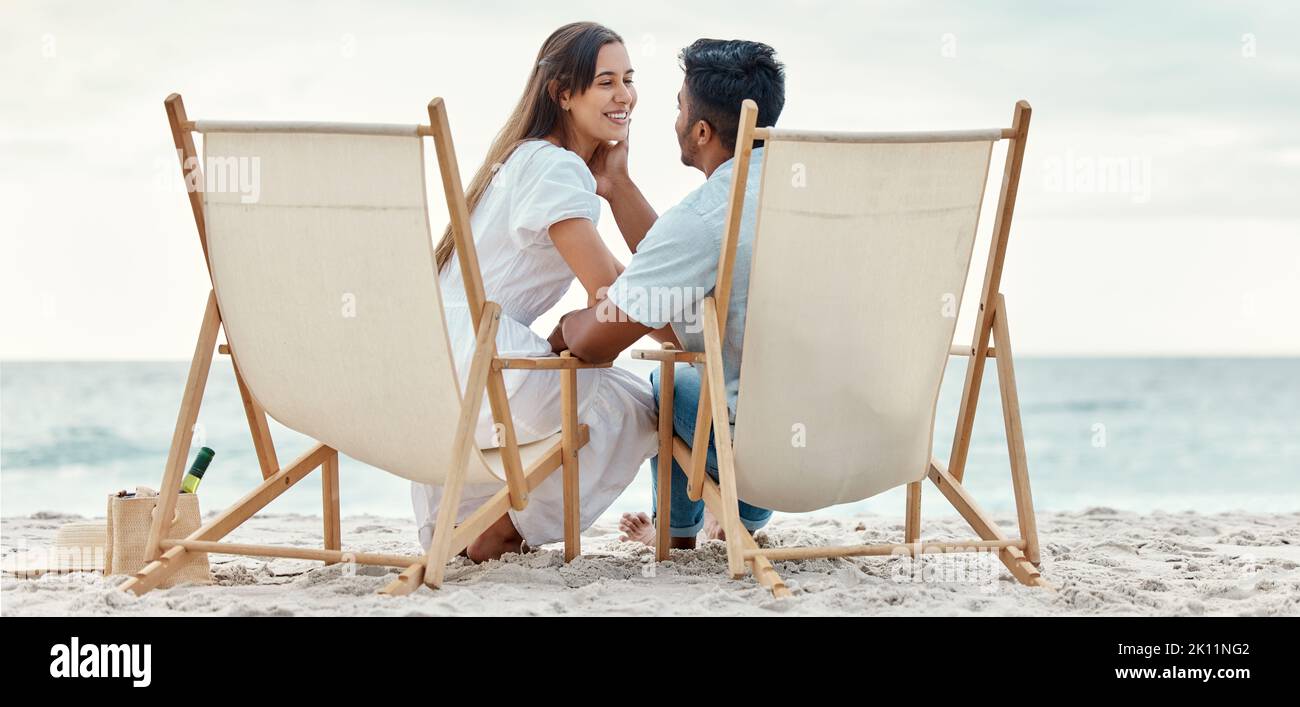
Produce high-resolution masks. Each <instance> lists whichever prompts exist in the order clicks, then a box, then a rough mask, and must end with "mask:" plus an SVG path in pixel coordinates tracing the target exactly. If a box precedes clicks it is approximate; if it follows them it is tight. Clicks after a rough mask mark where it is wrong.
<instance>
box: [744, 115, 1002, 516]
mask: <svg viewBox="0 0 1300 707" xmlns="http://www.w3.org/2000/svg"><path fill="white" fill-rule="evenodd" d="M766 132H767V141H766V143H765V149H764V153H765V155H764V158H763V166H762V172H763V183H762V190H761V195H760V197H759V203H758V221H757V231H756V234H755V240H754V244H753V260H752V263H751V270H750V289H749V302H748V310H747V315H746V325H745V341H744V358H743V362H742V366H741V376H740V393H739V399H738V400H737V404H736V428H735V452H736V469H737V474H736V485H737V492H738V494H739V497H740V498H743V499H745V500H746V501H747V502H749V503H753V504H755V505H759V506H763V507H766V508H771V509H774V510H778V511H790V512H795V511H810V510H816V509H819V508H825V507H827V506H831V505H834V504H839V503H847V502H851V501H857V500H860V499H864V498H867V497H870V496H873V495H875V494H877V493H880V492H882V491H885V490H887V489H891V488H894V487H895V486H899V485H903V484H907V483H911V482H915V481H919V480H921V479H923V478H925V476H926V473H927V469H928V466H929V463H930V453H931V440H932V437H933V434H932V433H933V428H934V418H935V407H936V404H937V401H938V395H939V386H940V383H941V381H942V379H943V373H944V367H945V364H946V361H947V359H948V355H949V348H950V345H951V343H952V340H953V333H954V329H955V326H956V322H957V310H958V307H959V306H960V303H961V297H962V292H963V290H964V289H965V286H966V277H967V273H968V271H969V269H970V262H971V254H972V250H973V247H974V242H975V231H976V225H977V223H978V221H979V213H980V204H981V201H982V200H983V196H984V187H985V181H986V178H987V175H988V170H989V159H990V156H991V151H992V144H993V142H994V141H996V140H997V139H998V138H999V136H1000V131H998V130H991V131H970V132H958V133H943V134H931V135H929V136H926V135H915V136H906V135H902V136H899V135H895V136H891V137H890V138H884V139H887V140H890V141H886V142H879V141H876V140H874V139H872V136H871V135H869V134H856V135H854V134H834V133H788V132H786V133H783V131H781V130H776V129H772V130H768V131H766ZM796 273H797V274H798V275H797V276H796V275H795V274H796Z"/></svg>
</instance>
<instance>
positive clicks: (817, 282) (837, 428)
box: [634, 101, 1050, 596]
mask: <svg viewBox="0 0 1300 707" xmlns="http://www.w3.org/2000/svg"><path fill="white" fill-rule="evenodd" d="M757 112H758V109H757V106H756V105H755V104H754V103H753V102H752V101H745V102H744V105H743V109H742V111H741V120H740V128H739V131H738V137H737V140H736V155H735V161H736V164H735V169H734V174H735V177H734V178H733V182H732V185H731V201H730V204H729V208H730V210H729V212H728V217H727V222H726V231H725V233H724V238H723V242H722V253H721V263H720V266H719V268H718V279H717V284H716V287H715V289H714V290H713V294H712V296H710V297H709V298H707V299H706V300H705V303H704V306H703V308H702V315H703V327H704V332H703V333H704V340H705V347H704V348H705V350H704V352H703V353H702V354H701V353H699V352H678V351H672V350H663V351H638V352H636V353H635V354H634V356H635V357H637V358H643V359H651V360H658V361H660V366H661V374H660V375H661V377H660V380H661V381H662V382H661V384H660V385H661V390H662V392H661V394H660V401H661V402H660V406H661V407H660V409H661V410H671V409H672V404H673V402H672V390H673V366H674V365H675V364H676V363H680V362H688V363H692V364H694V365H696V366H699V367H701V378H702V379H703V380H704V381H705V385H704V386H702V388H701V394H700V406H699V411H698V415H697V424H696V428H695V438H694V439H693V440H691V441H690V443H689V444H688V442H687V441H686V440H682V439H680V438H677V437H674V436H673V432H672V429H673V428H672V415H663V414H661V415H660V418H659V419H660V427H659V429H660V448H659V455H660V456H659V458H660V459H665V458H668V456H669V455H671V456H672V457H673V458H675V459H676V460H677V462H678V464H680V465H681V467H682V469H683V470H684V471H685V472H686V473H687V476H688V478H689V487H688V492H689V496H690V497H691V498H692V499H699V498H701V497H703V499H704V501H705V504H706V506H707V507H708V508H709V509H710V510H711V511H712V513H713V515H714V517H716V518H717V519H718V521H719V523H721V524H722V527H723V529H724V531H725V533H726V544H727V564H728V569H729V571H730V573H731V575H732V576H733V577H735V578H739V577H740V576H742V575H743V574H744V571H745V566H746V563H748V566H749V567H750V568H751V569H752V571H753V573H754V575H755V577H756V578H757V579H758V580H759V581H760V582H761V583H762V584H763V585H764V586H767V587H768V588H770V589H771V590H772V592H773V593H774V594H776V595H778V596H784V595H787V594H788V589H787V588H786V587H785V584H784V583H783V582H782V580H781V578H780V577H779V576H778V574H777V572H776V571H775V570H774V568H773V566H772V563H771V561H772V560H791V559H800V558H813V557H850V556H868V555H892V554H905V555H911V556H915V555H916V554H920V553H932V552H953V551H975V552H996V553H997V556H998V558H999V559H1000V560H1001V561H1002V563H1003V564H1005V565H1006V567H1007V569H1009V570H1010V571H1011V573H1012V575H1014V576H1015V578H1016V579H1017V580H1019V581H1020V582H1022V583H1024V584H1027V585H1037V586H1049V587H1050V585H1049V584H1048V583H1047V582H1046V581H1045V580H1044V579H1043V578H1042V576H1041V574H1040V572H1039V571H1038V565H1039V547H1038V532H1037V529H1036V526H1035V519H1034V510H1033V502H1032V500H1031V499H1030V492H1029V473H1028V468H1027V463H1026V458H1025V444H1024V436H1023V434H1022V432H1021V427H1020V408H1019V402H1018V399H1017V395H1016V383H1015V370H1014V366H1013V365H1012V358H1011V341H1010V338H1009V335H1008V330H1009V326H1008V323H1007V309H1006V302H1005V300H1004V299H1003V297H1002V294H1001V293H1000V292H999V282H1000V280H1001V276H1002V263H1003V259H1004V258H1005V256H1006V249H1007V235H1008V231H1009V227H1010V224H1011V215H1012V210H1013V208H1014V206H1015V200H1016V190H1017V186H1018V184H1019V181H1020V166H1021V161H1022V160H1023V157H1024V151H1025V138H1026V136H1027V134H1028V130H1029V116H1030V108H1029V104H1028V103H1025V102H1024V101H1021V102H1019V103H1017V104H1016V108H1015V113H1014V116H1013V119H1012V125H1011V127H1010V128H1009V129H991V130H967V131H955V132H928V133H832V132H803V131H791V130H781V129H775V128H757V127H755V120H756V116H757ZM1002 139H1005V140H1008V141H1009V147H1008V150H1007V158H1006V167H1005V169H1004V171H1003V177H1002V191H1001V195H1000V198H999V203H998V212H997V215H996V218H995V222H994V225H993V236H992V238H993V242H992V246H991V248H990V251H989V256H988V265H987V268H986V270H985V273H984V287H983V290H982V292H981V294H980V301H979V311H978V313H977V314H976V317H975V333H974V335H973V336H972V339H971V342H970V344H962V345H959V346H954V345H952V344H953V334H954V331H955V329H956V323H957V308H958V307H959V306H960V300H961V296H962V291H963V289H964V288H965V285H966V278H967V275H968V271H969V269H970V261H971V255H972V252H973V250H974V243H975V232H976V227H977V224H978V221H979V211H980V204H981V202H982V200H983V197H984V189H985V183H986V181H987V177H988V170H989V162H990V159H991V155H992V147H993V143H994V142H996V141H998V140H1002ZM755 140H763V141H765V150H764V152H765V155H764V157H763V165H762V175H763V177H762V179H763V182H762V185H761V186H762V190H761V193H760V196H759V200H758V212H757V213H758V220H757V226H756V229H757V232H756V233H755V236H754V242H753V251H752V258H753V259H752V262H751V268H750V287H749V301H748V305H747V309H746V312H747V313H746V322H745V340H744V357H743V360H742V364H741V372H740V389H739V391H740V392H739V397H738V400H737V403H736V415H735V440H734V442H733V441H732V429H731V427H730V426H729V424H728V408H727V398H726V395H725V390H726V388H725V383H724V377H723V369H722V335H721V332H723V331H725V327H726V318H727V305H728V299H729V297H730V296H731V278H732V273H733V271H734V267H735V262H734V261H735V257H736V247H737V242H738V238H739V230H740V214H741V209H742V207H743V204H744V198H745V182H746V177H747V176H748V172H749V163H750V156H751V151H752V149H753V146H754V141H755ZM990 337H991V338H992V339H994V340H995V341H996V344H997V346H996V349H995V348H994V347H993V346H992V345H991V344H990ZM949 356H966V357H968V359H969V360H968V364H967V368H966V383H965V387H964V388H963V391H962V397H961V406H960V411H959V413H958V418H957V428H956V436H955V439H954V440H953V445H952V456H951V458H950V459H949V460H948V463H947V465H945V464H943V463H942V462H940V461H939V460H937V459H934V458H933V457H932V456H931V450H932V438H933V431H934V420H935V409H936V406H937V404H938V397H939V386H940V383H941V381H942V379H943V374H944V369H945V367H946V364H947V359H948V357H949ZM988 358H994V359H995V360H996V362H997V363H996V366H997V373H998V382H999V385H1000V387H1001V393H1002V412H1003V417H1004V419H1005V422H1006V432H1007V445H1008V450H1009V452H1010V457H1011V464H1010V466H1011V482H1012V488H1013V490H1014V494H1015V500H1016V510H1017V515H1018V519H1019V525H1020V528H1019V530H1020V537H1017V538H1009V537H1007V536H1006V534H1005V533H1004V532H1003V531H1002V530H1001V529H1000V528H999V527H998V526H997V524H996V523H994V522H993V521H992V520H991V519H990V517H989V516H988V515H987V514H986V513H984V512H983V511H982V510H981V509H980V508H979V506H977V505H976V503H975V500H974V499H973V498H972V497H971V495H970V493H969V492H968V491H967V490H966V488H965V487H964V486H963V485H962V473H963V471H964V469H965V465H966V456H967V451H968V450H969V448H970V436H971V425H972V423H973V421H974V417H975V407H976V403H977V401H978V400H979V392H980V382H981V380H982V378H983V372H984V366H985V361H986V360H987V359H988ZM711 427H712V428H714V429H716V439H715V444H716V446H717V458H718V466H719V469H718V482H714V481H713V479H711V478H709V477H708V476H707V475H706V474H705V471H704V464H705V456H706V455H704V454H702V453H694V452H693V451H692V450H698V449H702V448H703V447H704V446H705V445H707V444H708V441H709V432H710V428H711ZM671 469H672V465H670V464H660V465H659V474H660V477H659V499H658V507H659V509H660V510H659V514H658V519H659V522H658V528H657V533H658V542H657V547H658V558H659V559H661V560H663V559H667V556H668V553H667V548H668V523H667V519H668V517H669V513H668V504H669V496H668V493H667V490H668V489H669V486H670V476H669V474H670V473H671ZM927 477H928V478H929V479H930V480H931V481H933V482H934V483H935V485H936V486H938V487H939V490H940V492H941V493H942V494H943V496H944V497H945V498H946V499H947V500H948V501H949V502H950V503H951V504H952V505H953V507H954V508H955V509H956V510H957V512H958V513H959V514H960V515H961V516H962V517H963V518H964V519H965V520H966V521H967V522H968V523H969V524H970V526H971V527H972V528H973V529H974V530H975V532H976V533H977V534H978V535H979V538H978V539H975V540H965V541H956V542H953V541H945V542H919V537H920V527H921V526H920V522H921V521H920V512H921V482H922V481H923V480H924V479H926V478H927ZM901 485H906V486H907V508H906V515H905V524H904V538H903V541H904V542H903V543H895V544H882V545H859V546H852V547H792V548H786V547H783V548H759V547H758V546H757V544H755V542H754V540H753V538H752V537H751V536H750V534H749V533H748V532H746V530H745V528H744V527H743V526H742V525H741V523H740V516H739V513H738V511H737V507H736V500H737V498H741V499H744V500H745V501H746V502H748V503H751V504H754V505H758V506H761V507H764V508H770V509H773V510H776V511H785V512H803V511H812V510H817V509H821V508H826V507H828V506H832V505H835V504H840V503H849V502H853V501H858V500H862V499H865V498H868V497H871V496H874V495H876V494H878V493H880V492H882V491H886V490H888V489H891V488H894V487H897V486H901Z"/></svg>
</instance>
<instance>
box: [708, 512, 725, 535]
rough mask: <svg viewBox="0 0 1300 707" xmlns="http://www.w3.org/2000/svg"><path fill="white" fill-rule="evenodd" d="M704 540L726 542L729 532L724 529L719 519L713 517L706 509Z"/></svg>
mask: <svg viewBox="0 0 1300 707" xmlns="http://www.w3.org/2000/svg"><path fill="white" fill-rule="evenodd" d="M704 539H705V540H726V539H727V531H725V530H723V529H722V524H721V523H719V522H718V519H717V518H714V517H713V514H712V513H710V512H709V509H707V508H706V509H704Z"/></svg>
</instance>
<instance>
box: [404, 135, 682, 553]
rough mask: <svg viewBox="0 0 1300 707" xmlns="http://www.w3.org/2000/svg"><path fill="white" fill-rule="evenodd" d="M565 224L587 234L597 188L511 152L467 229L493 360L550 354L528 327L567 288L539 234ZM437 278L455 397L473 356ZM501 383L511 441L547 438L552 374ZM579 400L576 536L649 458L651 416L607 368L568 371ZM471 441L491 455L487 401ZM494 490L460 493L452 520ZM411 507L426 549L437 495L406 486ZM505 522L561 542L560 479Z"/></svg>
mask: <svg viewBox="0 0 1300 707" xmlns="http://www.w3.org/2000/svg"><path fill="white" fill-rule="evenodd" d="M571 218H585V219H588V220H590V221H591V222H592V223H593V224H594V223H596V222H597V220H598V219H599V218H600V200H599V197H597V196H596V180H595V178H594V177H593V176H592V175H591V171H590V170H589V169H588V168H587V165H586V164H585V163H583V161H582V159H581V158H580V157H578V155H576V154H575V153H573V152H570V151H569V150H566V149H564V148H562V147H559V146H557V145H554V144H552V143H550V142H547V141H545V140H530V141H527V142H524V143H523V144H521V145H519V147H518V148H516V149H515V151H514V153H512V154H511V155H510V157H509V158H507V160H506V162H505V164H504V165H502V166H501V167H500V168H499V169H498V170H497V172H496V175H495V176H494V178H493V180H492V183H491V184H490V185H489V186H488V188H487V191H486V192H484V194H483V197H482V198H481V199H480V200H479V203H478V205H477V206H476V207H475V208H474V213H473V214H472V215H471V217H470V226H471V229H472V231H473V234H474V243H475V246H476V249H477V251H478V261H479V268H480V270H481V271H482V273H483V287H484V290H485V291H486V294H487V298H488V299H489V300H491V301H493V302H496V303H498V304H500V305H501V308H502V316H501V324H500V329H499V330H498V333H497V351H498V354H497V355H499V356H548V355H551V347H550V344H548V343H547V341H546V339H545V338H544V337H543V336H541V335H539V334H537V333H536V332H534V331H533V330H532V329H530V328H529V325H530V324H532V323H533V320H535V319H536V318H537V317H538V316H539V315H541V314H542V313H544V312H546V311H547V310H549V309H550V308H551V307H553V306H554V305H555V303H556V302H558V301H559V299H560V298H561V297H562V296H563V295H564V293H565V292H567V291H568V289H569V285H570V284H571V283H572V282H573V279H574V275H573V271H572V270H570V269H569V266H568V263H566V262H565V260H564V258H563V257H562V256H561V255H560V253H559V252H558V251H557V250H556V249H555V245H554V244H552V243H551V239H550V237H549V235H548V229H549V228H550V226H551V225H552V224H555V223H557V222H559V221H563V220H566V219H571ZM440 279H441V286H442V301H443V308H444V310H445V311H446V315H447V328H448V331H449V333H450V336H451V346H452V349H453V351H454V352H455V356H456V371H457V373H458V374H459V375H460V384H461V389H462V390H464V386H465V378H466V375H467V374H468V372H469V365H470V358H471V357H472V356H473V353H474V325H473V322H472V321H471V319H472V317H471V313H470V311H469V308H468V306H467V305H466V302H465V286H464V282H463V280H462V279H461V275H460V264H459V262H458V260H457V258H456V256H453V258H452V260H451V262H449V263H448V264H447V267H445V268H444V269H443V270H442V273H441V274H440ZM548 333H549V332H548ZM503 374H504V377H505V384H506V391H507V394H508V396H509V399H510V412H511V417H512V419H513V420H514V426H515V434H516V436H517V438H518V440H519V443H520V444H524V443H528V442H534V441H537V440H540V439H543V438H546V437H548V436H550V435H552V434H555V433H556V432H558V431H559V430H560V374H559V371H541V370H510V369H507V370H505V371H503ZM578 401H579V402H578V421H579V422H581V423H583V424H586V425H588V428H589V429H588V431H589V440H588V442H587V444H586V445H585V446H584V447H583V448H582V449H581V450H580V451H579V453H578V476H579V484H578V486H579V499H580V506H581V512H580V513H581V517H582V527H583V528H586V527H588V526H590V525H591V524H592V523H593V522H595V520H596V518H597V517H598V516H599V515H600V514H601V513H603V512H604V511H605V509H607V508H609V506H610V504H612V503H613V502H614V499H615V498H617V497H618V495H619V494H620V493H622V492H623V489H625V488H626V487H627V486H628V484H630V483H631V482H632V480H633V478H634V477H635V476H636V473H637V470H638V469H639V468H640V466H641V464H642V463H643V462H645V460H646V459H648V458H650V457H651V456H653V455H654V454H655V453H656V451H657V446H658V442H657V439H656V426H657V422H656V420H657V418H656V413H655V405H654V397H653V396H652V394H651V392H650V385H649V382H648V381H646V380H643V379H641V378H639V377H637V376H635V375H633V374H632V373H630V372H628V371H626V370H623V369H620V368H617V367H615V368H599V369H586V370H580V371H578ZM476 439H477V441H478V445H479V447H480V448H481V449H488V448H492V447H494V446H496V443H495V442H494V441H493V439H494V426H493V420H492V411H491V408H490V407H489V406H488V404H487V402H486V400H485V401H484V403H483V407H482V411H481V413H480V415H479V421H478V429H477V431H476ZM500 488H501V486H500V485H481V484H466V485H465V487H464V491H463V493H462V496H461V503H460V509H459V513H458V517H457V519H456V520H457V522H461V521H463V520H464V519H465V518H466V517H467V516H468V515H469V514H470V513H472V512H473V511H474V510H475V509H477V508H478V507H479V506H480V505H482V504H483V503H484V502H485V501H487V499H488V498H489V497H491V496H492V494H494V493H496V492H497V491H498V490H499V489H500ZM411 500H412V503H413V505H414V507H415V520H416V524H417V526H418V529H419V534H420V543H421V544H422V545H423V546H424V547H425V548H426V549H427V548H428V546H429V544H430V542H431V540H432V538H433V528H434V524H435V523H436V521H437V516H438V506H439V503H440V502H441V500H442V487H441V486H433V485H430V484H421V483H413V484H412V487H411ZM510 517H511V520H512V521H513V522H514V525H515V528H516V529H517V530H518V531H519V533H520V535H522V536H523V537H524V540H525V541H526V542H527V543H528V544H529V545H533V546H537V545H541V544H544V543H550V542H557V541H559V540H562V539H563V538H564V525H563V479H562V475H561V473H560V472H559V471H556V472H555V473H553V474H551V475H550V476H549V477H547V479H546V480H545V481H543V482H542V483H541V484H540V485H539V486H538V487H537V488H536V489H534V490H533V492H532V493H531V494H529V502H528V506H527V507H526V508H524V510H522V511H514V510H511V511H510Z"/></svg>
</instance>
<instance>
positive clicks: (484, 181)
mask: <svg viewBox="0 0 1300 707" xmlns="http://www.w3.org/2000/svg"><path fill="white" fill-rule="evenodd" d="M611 42H618V43H620V44H622V43H623V38H622V37H620V36H618V34H616V33H615V32H614V31H613V30H611V29H609V28H608V27H605V26H603V25H599V24H596V23H595V22H574V23H572V24H567V25H565V26H563V27H561V28H559V29H557V30H555V32H553V33H551V36H549V37H547V38H546V41H545V42H544V43H543V44H542V48H541V50H539V51H538V52H537V62H536V63H535V64H533V70H532V72H531V73H530V74H529V76H528V84H527V85H526V86H525V87H524V93H523V95H522V96H520V97H519V103H518V104H516V105H515V109H514V110H513V111H511V113H510V118H509V119H508V120H507V121H506V124H505V126H504V127H503V128H501V131H500V132H498V133H497V136H496V139H494V140H493V141H492V147H491V148H490V149H488V152H487V157H486V158H484V160H483V164H482V165H479V168H478V171H477V172H475V173H474V178H473V179H471V180H470V182H469V189H468V190H467V191H466V193H465V202H466V204H467V205H468V206H469V212H470V213H471V214H472V213H474V207H476V206H478V202H479V199H481V198H482V197H483V192H485V191H487V187H488V184H489V183H491V181H492V175H493V173H494V172H495V171H496V170H495V167H496V166H497V165H501V164H505V161H506V160H507V159H509V158H510V155H511V154H512V153H513V152H514V151H515V148H516V147H518V146H519V143H521V142H524V141H525V140H536V139H539V138H544V137H546V136H548V135H551V134H553V133H555V132H556V128H559V127H562V125H563V120H564V118H563V116H564V111H563V110H562V109H561V108H560V103H559V96H560V94H561V93H562V92H564V91H566V90H567V91H569V92H570V95H573V96H576V95H579V94H582V93H585V92H586V91H587V88H588V87H589V86H590V85H591V82H592V81H593V80H595V78H596V56H597V55H598V54H600V48H601V47H603V46H605V45H606V44H610V43H611ZM455 250H456V239H455V238H453V237H452V235H451V225H450V224H448V225H447V228H446V230H444V231H443V232H442V240H440V241H438V245H437V247H436V248H434V251H433V254H434V260H435V262H436V263H437V267H438V272H442V269H443V268H444V267H445V266H446V265H447V263H448V262H449V261H450V260H451V256H452V254H453V253H455Z"/></svg>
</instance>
